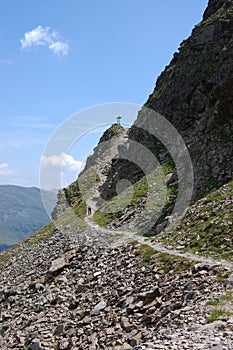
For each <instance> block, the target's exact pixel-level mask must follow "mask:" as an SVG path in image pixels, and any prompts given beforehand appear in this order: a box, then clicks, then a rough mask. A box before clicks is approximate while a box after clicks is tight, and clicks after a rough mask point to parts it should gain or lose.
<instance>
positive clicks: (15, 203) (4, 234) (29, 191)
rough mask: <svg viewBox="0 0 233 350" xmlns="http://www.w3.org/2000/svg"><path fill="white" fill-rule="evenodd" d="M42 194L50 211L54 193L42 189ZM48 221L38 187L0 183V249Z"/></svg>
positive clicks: (19, 239)
mask: <svg viewBox="0 0 233 350" xmlns="http://www.w3.org/2000/svg"><path fill="white" fill-rule="evenodd" d="M44 195H45V198H46V202H47V204H48V208H50V210H51V211H52V209H53V208H54V206H55V204H56V194H55V193H53V192H48V191H44ZM47 204H46V205H47ZM49 221H50V219H49V217H48V214H47V213H46V210H45V209H44V206H43V203H42V199H41V193H40V190H39V189H38V188H36V187H21V186H14V185H0V250H1V249H2V250H3V249H5V248H6V247H7V246H10V245H13V244H15V243H17V242H19V241H21V240H22V239H24V238H26V237H27V236H28V235H30V234H31V233H33V232H34V231H37V230H38V229H39V228H41V227H42V226H44V225H45V224H47V223H48V222H49Z"/></svg>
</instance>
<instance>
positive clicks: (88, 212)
mask: <svg viewBox="0 0 233 350" xmlns="http://www.w3.org/2000/svg"><path fill="white" fill-rule="evenodd" d="M87 214H88V215H91V207H90V205H89V206H88V207H87Z"/></svg>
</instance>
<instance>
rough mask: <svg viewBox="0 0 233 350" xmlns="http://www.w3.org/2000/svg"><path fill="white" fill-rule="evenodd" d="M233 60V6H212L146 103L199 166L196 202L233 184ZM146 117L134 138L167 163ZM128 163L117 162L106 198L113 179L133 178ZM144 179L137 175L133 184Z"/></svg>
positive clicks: (141, 115)
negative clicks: (168, 124) (174, 132)
mask: <svg viewBox="0 0 233 350" xmlns="http://www.w3.org/2000/svg"><path fill="white" fill-rule="evenodd" d="M232 57H233V1H232V0H228V1H222V0H212V1H209V5H208V8H207V9H206V11H205V13H204V17H203V20H202V22H201V23H200V24H198V25H197V26H195V28H194V29H193V32H192V34H191V36H190V37H189V38H188V39H187V40H185V41H184V42H183V43H182V44H181V46H180V48H179V52H178V53H175V54H174V57H173V59H172V61H171V63H170V64H169V65H168V66H167V67H166V68H165V70H164V71H163V72H162V74H161V75H160V77H159V78H158V80H157V82H156V86H155V89H154V91H153V93H152V94H151V95H150V96H149V98H148V100H147V102H146V103H145V106H146V107H148V108H151V109H153V110H154V111H156V112H158V113H160V114H161V115H163V116H164V117H165V118H166V119H167V120H169V121H170V122H171V123H172V125H173V126H174V127H175V128H176V129H177V131H178V132H179V133H180V134H181V136H182V137H183V139H184V141H185V143H186V145H187V147H188V149H189V152H190V155H191V159H192V163H193V167H194V176H195V181H194V193H193V199H196V198H197V197H200V196H202V195H203V194H204V193H205V192H208V191H209V190H211V189H212V188H216V187H218V186H219V185H221V184H224V183H226V182H228V181H230V180H231V179H232V174H233V162H232V155H233V154H232V153H233V151H232V150H233V138H232V135H233V89H232V86H233V64H232ZM145 114H146V112H145V109H144V108H143V109H142V110H141V111H140V112H139V115H138V118H137V120H136V122H135V124H134V126H133V127H132V128H131V129H130V131H129V139H132V140H135V141H137V142H140V143H142V144H144V145H145V146H146V147H147V148H148V149H150V150H151V151H152V152H153V153H155V154H156V156H157V157H158V159H159V161H160V162H163V161H164V160H166V159H167V157H168V156H169V155H168V152H167V155H166V151H165V150H164V148H163V147H162V145H161V144H160V143H159V141H158V140H156V139H155V138H153V137H152V136H151V135H150V134H148V133H147V132H145V131H144V130H142V129H143V127H144V119H145ZM140 127H141V128H142V129H140ZM123 163H124V162H122V164H121V162H120V160H118V161H117V162H114V163H113V164H112V170H111V171H110V172H109V178H108V179H107V185H106V188H105V187H104V186H103V192H104V193H105V192H106V191H107V190H108V191H109V184H113V185H114V183H115V182H116V181H114V179H113V176H115V177H116V175H114V174H117V178H118V179H121V178H124V175H125V174H128V173H129V167H128V165H124V164H123ZM133 170H135V169H133ZM140 176H142V175H140V173H138V174H136V175H134V174H132V180H133V181H135V179H136V180H138V178H140ZM134 178H135V179H134ZM105 197H106V193H105Z"/></svg>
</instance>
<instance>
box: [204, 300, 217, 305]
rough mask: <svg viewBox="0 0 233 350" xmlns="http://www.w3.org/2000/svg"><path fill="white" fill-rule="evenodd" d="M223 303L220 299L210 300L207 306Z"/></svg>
mask: <svg viewBox="0 0 233 350" xmlns="http://www.w3.org/2000/svg"><path fill="white" fill-rule="evenodd" d="M218 305H221V303H220V302H219V301H218V300H208V301H207V302H206V306H218Z"/></svg>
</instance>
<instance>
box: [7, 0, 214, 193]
mask: <svg viewBox="0 0 233 350" xmlns="http://www.w3.org/2000/svg"><path fill="white" fill-rule="evenodd" d="M206 6H207V0H190V1H187V0H176V1H174V0H163V1H160V0H118V1H112V0H98V1H97V0H85V1H84V0H67V1H64V0H48V1H41V0H33V1H32V0H21V1H17V0H0V79H1V80H0V81H1V83H0V184H9V183H10V184H18V185H23V186H39V168H40V160H41V157H42V155H43V153H44V149H45V147H46V144H47V142H48V140H49V139H50V138H51V135H52V134H53V133H54V131H55V129H56V128H57V127H58V126H59V125H61V124H62V123H63V122H64V121H65V120H66V119H67V118H69V117H70V116H72V115H74V114H75V113H77V112H79V111H80V110H83V109H86V108H89V107H91V106H95V105H100V104H105V103H110V102H123V103H131V104H137V105H141V104H143V103H144V102H145V101H146V100H147V98H148V95H149V94H150V93H151V92H152V91H153V88H154V85H155V81H156V78H157V77H158V75H159V74H160V73H161V71H162V70H163V69H164V67H165V66H166V65H167V64H169V62H170V60H171V58H172V56H173V53H174V52H175V51H177V49H178V47H179V44H180V43H181V42H182V41H183V40H184V39H185V38H187V37H188V36H189V35H190V33H191V30H192V28H193V27H194V25H195V24H197V23H198V22H200V20H201V19H202V14H203V11H204V9H205V8H206ZM93 118H96V120H95V121H94V122H95V125H97V124H98V122H99V123H100V120H99V119H98V118H99V117H98V115H97V116H96V117H93ZM111 118H113V120H112V121H111ZM100 119H101V118H100ZM132 121H133V118H132ZM103 122H109V123H110V124H111V122H114V117H113V116H111V115H110V120H108V121H104V120H101V123H103ZM101 123H100V124H101ZM99 135H100V132H99V129H98V128H97V129H96V132H93V131H92V132H91V133H86V136H85V137H83V138H82V140H81V141H79V143H78V145H76V147H74V148H73V149H72V150H70V153H69V157H68V158H67V159H66V161H65V163H66V164H65V168H64V169H65V170H64V171H66V173H67V175H66V180H65V181H66V182H67V183H69V182H70V181H72V180H74V179H75V177H76V174H77V171H78V169H79V167H80V164H81V163H80V162H81V161H82V160H83V157H85V155H86V154H87V153H88V152H90V151H91V149H92V147H93V146H94V145H95V144H96V142H97V140H98V138H99ZM67 153H68V152H67ZM53 160H54V159H53ZM54 161H55V163H56V159H55V160H54Z"/></svg>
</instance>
